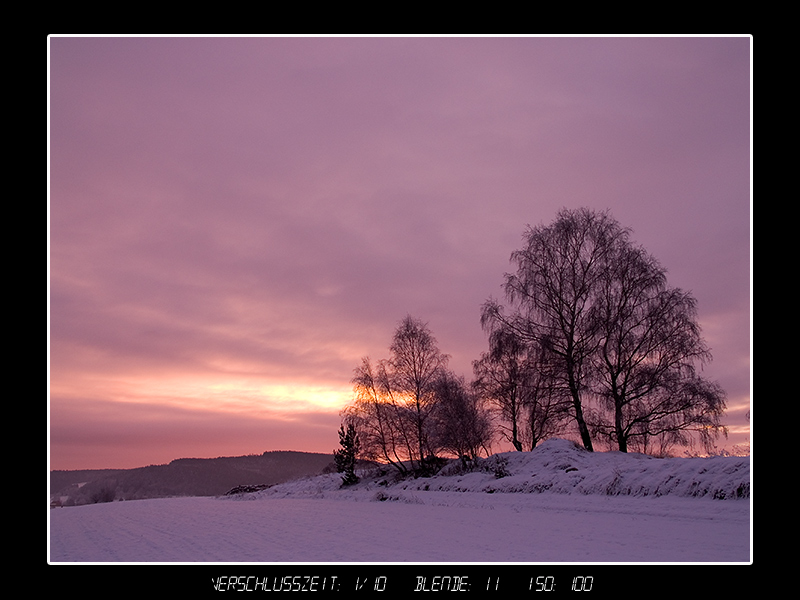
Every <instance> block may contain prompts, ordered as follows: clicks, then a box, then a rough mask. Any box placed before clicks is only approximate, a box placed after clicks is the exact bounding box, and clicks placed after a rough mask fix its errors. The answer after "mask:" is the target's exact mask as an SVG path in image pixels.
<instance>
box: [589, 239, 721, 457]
mask: <svg viewBox="0 0 800 600" xmlns="http://www.w3.org/2000/svg"><path fill="white" fill-rule="evenodd" d="M598 287H599V293H598V301H597V302H596V304H595V316H596V320H597V324H598V329H599V334H600V337H601V340H602V342H601V344H600V345H599V347H598V353H597V355H596V357H595V371H596V373H597V392H598V395H599V396H600V397H601V398H602V399H603V400H604V401H605V403H604V404H605V407H606V408H607V409H608V410H610V411H613V419H610V420H608V421H606V422H605V423H602V424H600V426H599V427H598V430H599V431H600V432H602V433H603V434H604V435H606V437H608V438H610V439H613V440H614V441H616V443H617V445H618V447H619V449H620V450H621V451H623V452H626V451H627V450H628V447H629V444H630V443H631V442H632V441H633V442H635V443H636V445H637V446H639V447H641V448H646V447H647V444H648V441H649V440H650V439H656V438H661V441H662V442H668V443H678V444H682V445H685V444H687V443H688V437H687V435H686V434H687V432H692V431H693V432H696V433H697V434H698V435H699V436H700V439H701V441H702V442H703V443H704V444H705V445H709V444H711V442H712V440H713V439H714V438H715V437H716V436H718V435H719V434H720V433H723V434H724V433H725V428H724V427H723V426H722V425H721V423H720V417H721V416H722V413H723V411H724V409H725V394H724V392H723V391H722V389H721V388H719V386H717V385H716V384H713V383H710V382H707V381H704V380H703V379H701V378H699V377H698V376H697V372H696V368H695V365H696V364H703V363H705V362H707V361H709V360H710V359H711V353H710V351H709V350H708V348H707V346H706V344H705V342H704V341H703V339H702V338H701V336H700V328H699V326H698V324H697V319H696V312H697V311H696V304H697V303H696V300H695V299H694V298H693V297H692V296H691V295H690V294H688V293H687V292H684V291H682V290H679V289H675V288H669V287H667V283H666V271H665V270H664V269H663V268H662V267H661V266H660V265H659V264H658V263H657V261H656V260H655V259H654V258H652V257H651V256H649V255H648V254H647V253H646V252H645V251H644V250H643V249H641V248H637V247H633V246H628V247H626V248H624V249H622V250H621V251H620V252H618V253H617V256H616V259H615V261H614V263H613V264H612V265H611V266H610V268H609V269H608V271H607V277H605V278H604V279H603V280H602V282H601V284H600V285H599V286H598Z"/></svg>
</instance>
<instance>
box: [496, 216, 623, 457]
mask: <svg viewBox="0 0 800 600" xmlns="http://www.w3.org/2000/svg"><path fill="white" fill-rule="evenodd" d="M628 235H629V232H628V230H626V229H623V228H622V227H621V226H620V225H619V223H617V222H616V221H615V220H614V219H612V218H611V217H610V216H609V215H608V213H605V212H603V213H597V212H594V211H591V210H589V209H578V210H574V211H570V210H562V211H560V212H559V213H558V217H557V219H556V221H555V222H554V223H553V224H551V225H548V226H542V225H540V226H537V227H533V228H531V227H529V228H528V230H527V231H526V232H525V235H524V237H523V239H524V246H523V248H522V249H520V250H517V251H516V252H514V253H513V254H512V255H511V260H512V262H514V263H516V265H517V271H516V273H513V274H506V282H505V293H506V299H507V301H508V302H509V304H510V313H509V314H506V313H505V311H504V309H503V307H502V306H501V305H500V304H499V303H498V302H497V301H495V300H489V301H488V302H487V303H486V304H485V305H484V308H483V313H482V317H481V321H482V323H483V325H484V327H486V328H488V329H489V330H490V331H491V330H494V329H495V328H497V327H505V328H508V329H510V330H512V331H513V332H515V333H516V334H517V335H519V336H520V338H521V339H523V340H524V341H525V342H526V343H527V344H531V345H536V346H539V347H541V348H543V349H545V350H546V351H547V352H548V353H549V354H550V355H551V358H550V360H551V361H552V362H553V363H558V364H557V371H556V374H557V377H558V378H559V380H560V383H561V384H562V385H563V386H564V388H565V389H566V390H567V391H568V392H569V395H570V398H571V401H572V416H573V418H574V419H575V423H576V425H577V428H578V432H579V434H580V437H581V440H582V442H583V445H584V447H585V448H586V449H587V450H592V449H593V446H592V438H591V433H590V431H589V427H588V425H587V422H586V419H585V417H584V394H585V393H586V390H587V387H588V379H587V378H588V377H589V375H590V373H589V371H588V367H589V364H588V362H589V360H590V358H591V356H592V355H593V353H594V352H595V351H596V349H597V335H596V334H597V331H596V320H594V319H592V318H591V314H590V312H591V308H592V303H593V300H594V294H595V291H596V286H597V284H598V281H599V280H600V278H601V277H602V276H603V275H604V271H605V269H606V268H607V266H608V263H609V261H611V260H612V259H613V254H614V252H615V251H616V249H617V248H618V247H619V246H620V245H622V244H625V243H626V242H627V238H628Z"/></svg>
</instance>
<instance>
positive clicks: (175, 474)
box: [50, 451, 333, 505]
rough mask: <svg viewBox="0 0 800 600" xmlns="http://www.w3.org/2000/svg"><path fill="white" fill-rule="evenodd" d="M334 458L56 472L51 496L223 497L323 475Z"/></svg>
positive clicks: (272, 457) (288, 455)
mask: <svg viewBox="0 0 800 600" xmlns="http://www.w3.org/2000/svg"><path fill="white" fill-rule="evenodd" d="M332 465H333V454H319V453H312V452H292V451H275V452H264V453H263V454H260V455H258V454H251V455H247V456H225V457H219V458H178V459H176V460H173V461H172V462H170V463H169V464H164V465H150V466H147V467H139V468H136V469H96V470H77V471H51V472H50V497H51V499H57V500H60V501H61V502H62V503H63V504H65V505H77V504H92V503H95V502H110V501H112V500H136V499H143V498H165V497H172V496H219V495H222V494H224V493H226V492H227V491H229V490H231V489H232V488H234V487H237V486H241V485H274V484H276V483H283V482H286V481H290V480H292V479H298V478H302V477H308V476H311V475H319V474H320V473H322V472H323V471H325V470H327V469H330V468H332Z"/></svg>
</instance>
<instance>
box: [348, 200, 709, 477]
mask: <svg viewBox="0 0 800 600" xmlns="http://www.w3.org/2000/svg"><path fill="white" fill-rule="evenodd" d="M511 261H512V263H513V264H515V265H516V272H514V273H510V274H506V278H505V286H504V291H505V300H506V303H505V305H504V304H501V303H500V302H499V301H497V300H495V299H490V300H489V301H487V302H486V303H485V304H484V306H483V308H482V313H481V323H482V325H483V327H484V329H485V331H486V332H487V334H488V338H489V348H488V351H486V352H484V353H483V354H482V355H481V357H480V358H479V359H478V360H476V361H475V362H474V363H473V370H474V379H473V381H472V382H471V383H470V384H467V383H466V382H465V381H464V379H463V378H461V377H458V376H456V375H454V374H453V373H451V372H450V371H448V369H447V358H448V357H447V356H446V355H445V354H442V353H441V352H440V351H439V349H438V347H437V345H436V340H435V339H434V337H433V335H432V334H431V332H430V330H429V329H428V327H427V325H425V324H424V323H422V322H421V321H419V320H416V319H414V318H412V317H410V316H409V317H406V318H405V319H404V320H403V321H402V322H401V324H400V325H399V327H398V329H397V331H396V332H395V335H394V338H393V341H392V344H391V346H390V352H391V356H390V358H388V359H386V360H381V361H379V362H377V363H373V362H371V361H370V359H368V358H365V359H363V361H362V364H361V365H360V366H359V367H358V368H357V369H356V372H355V377H354V378H353V383H354V389H355V398H354V401H353V403H352V404H351V405H350V406H348V407H347V409H346V410H345V411H344V413H343V416H344V418H345V420H346V421H347V422H348V423H349V424H352V425H353V426H354V428H355V430H356V431H357V433H358V436H359V439H360V443H361V449H362V453H363V454H364V456H365V457H367V458H373V459H377V460H381V461H384V462H388V463H391V464H393V465H395V466H396V467H397V468H398V469H399V470H401V471H404V470H408V469H411V470H415V471H418V470H424V469H425V467H426V461H429V460H430V457H434V456H436V455H437V453H441V452H444V453H448V454H455V455H458V456H472V457H476V456H477V455H478V454H479V453H480V452H481V451H486V449H487V448H488V447H489V444H490V443H491V440H492V438H493V436H494V435H495V433H499V434H501V435H502V436H503V437H505V438H506V439H507V440H508V441H510V442H511V444H512V445H513V446H514V447H515V448H516V449H517V450H525V449H532V448H533V447H535V446H536V445H537V444H538V443H539V442H540V441H542V440H544V439H546V438H548V437H552V436H554V435H559V434H565V433H568V432H575V433H576V434H577V436H578V437H579V438H580V440H581V442H582V443H583V445H584V447H585V448H586V449H587V450H593V449H594V440H598V439H599V440H602V441H603V442H604V443H606V444H608V445H610V446H611V447H616V448H618V449H619V450H621V451H623V452H627V451H628V450H638V451H643V452H648V451H650V452H653V451H654V452H664V451H665V450H666V449H668V448H670V447H671V446H674V445H676V444H678V445H686V444H688V443H689V442H690V441H691V440H693V439H699V440H700V441H701V442H703V443H705V444H710V443H711V442H712V441H713V440H714V439H715V438H716V437H717V436H718V435H719V434H725V428H724V427H723V426H722V424H721V422H720V419H721V416H722V414H723V411H724V409H725V393H724V392H723V390H722V389H721V388H720V387H719V386H718V385H717V384H716V383H713V382H709V381H707V380H705V379H703V378H701V377H700V376H699V375H698V373H697V366H698V365H702V364H703V363H704V362H706V361H708V360H710V359H711V354H710V352H709V349H708V348H707V346H706V344H705V342H704V341H703V339H702V338H701V335H700V329H699V326H698V324H697V315H696V301H695V299H694V298H693V297H692V296H691V294H689V293H687V292H685V291H682V290H680V289H676V288H671V287H669V286H668V285H667V279H666V271H665V270H664V268H663V267H662V266H661V265H660V264H659V263H658V262H657V261H656V260H655V259H654V258H653V257H652V256H650V255H649V254H648V253H647V252H646V251H645V250H644V249H643V248H641V247H639V246H636V245H635V244H633V243H632V242H631V240H630V231H629V230H628V229H625V228H623V227H622V226H621V225H620V224H619V223H618V222H617V221H616V220H614V219H613V218H612V217H611V216H610V215H609V214H608V213H606V212H599V213H598V212H594V211H591V210H588V209H578V210H562V211H561V212H559V214H558V216H557V218H556V220H555V221H554V222H553V223H552V224H550V225H540V226H537V227H533V228H528V230H527V231H526V232H525V235H524V245H523V247H522V248H521V249H520V250H518V251H516V252H514V253H513V254H512V256H511ZM489 408H491V409H493V410H492V411H490V410H489ZM490 412H491V414H493V415H494V416H495V417H496V418H494V419H491V418H490Z"/></svg>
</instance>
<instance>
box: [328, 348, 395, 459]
mask: <svg viewBox="0 0 800 600" xmlns="http://www.w3.org/2000/svg"><path fill="white" fill-rule="evenodd" d="M352 382H353V392H354V398H353V401H352V403H351V404H350V405H348V406H347V407H346V408H345V409H344V410H343V411H342V417H343V419H344V422H345V423H347V424H350V425H352V426H353V427H354V429H355V430H356V432H357V435H358V438H359V441H360V453H359V456H360V457H363V458H366V459H369V460H378V461H382V462H386V463H389V464H391V465H393V466H394V467H395V468H396V469H397V470H398V471H399V472H401V473H405V472H406V471H407V470H408V469H407V467H406V465H405V464H404V460H405V459H407V458H408V446H409V439H408V436H407V435H406V434H405V430H404V424H403V419H402V418H401V415H400V413H401V409H400V407H398V406H397V405H396V404H395V403H394V402H393V399H392V395H391V388H390V385H389V378H388V375H387V373H386V365H385V363H384V362H380V363H378V365H377V366H375V365H373V364H372V361H370V359H369V358H363V359H362V360H361V365H359V366H358V367H356V369H355V372H354V376H353V380H352Z"/></svg>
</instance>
